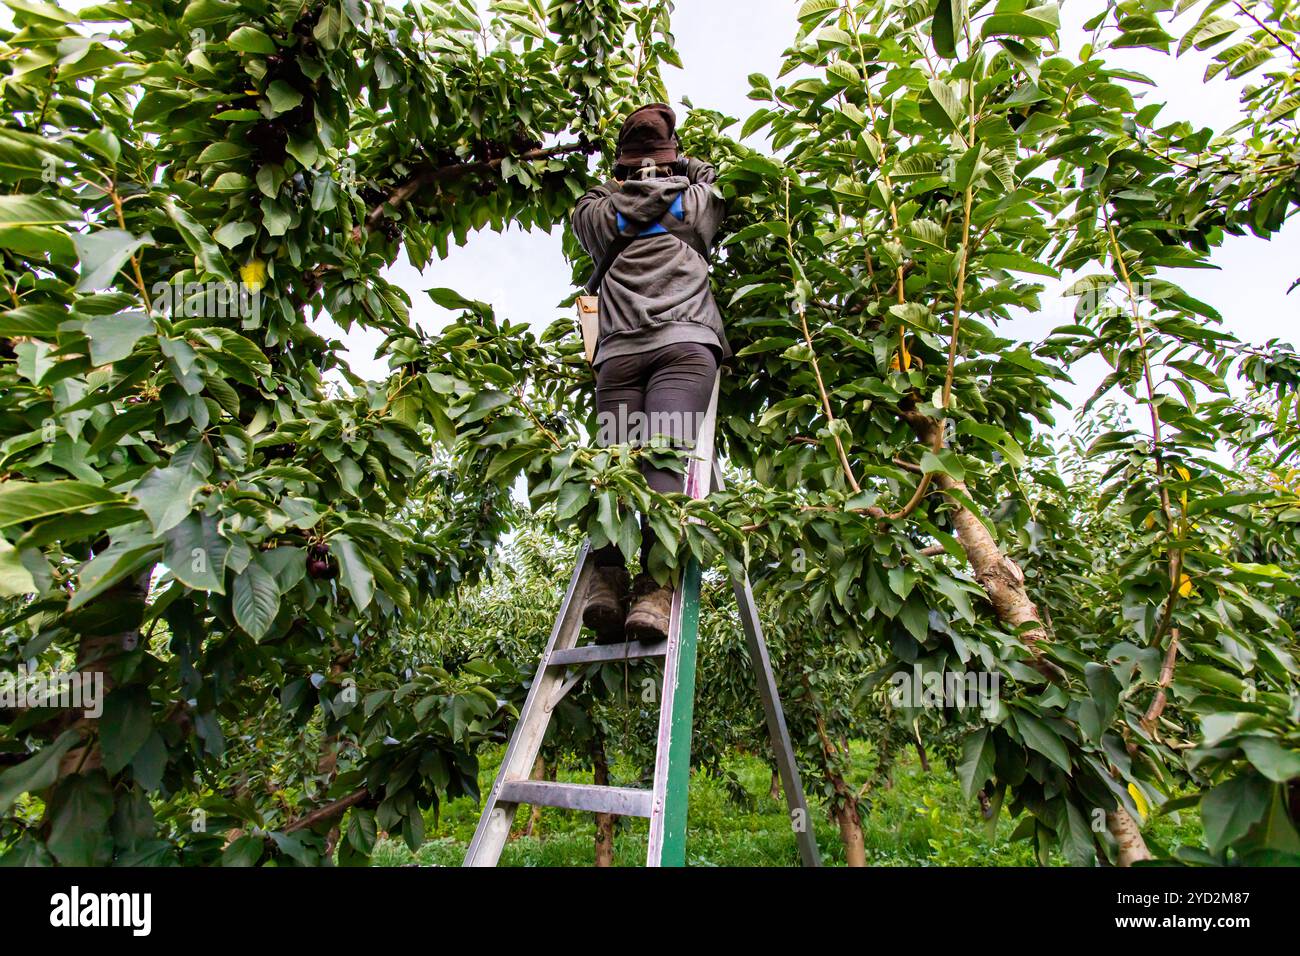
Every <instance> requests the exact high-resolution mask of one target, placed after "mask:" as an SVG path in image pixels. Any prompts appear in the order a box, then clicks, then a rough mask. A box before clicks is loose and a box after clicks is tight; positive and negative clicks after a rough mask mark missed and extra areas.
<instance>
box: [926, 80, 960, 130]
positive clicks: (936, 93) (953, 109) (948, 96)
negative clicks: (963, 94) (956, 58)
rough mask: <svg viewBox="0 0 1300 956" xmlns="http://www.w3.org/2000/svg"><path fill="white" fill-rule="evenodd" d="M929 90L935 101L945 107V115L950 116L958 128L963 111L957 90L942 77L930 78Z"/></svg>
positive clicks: (950, 120) (954, 125)
mask: <svg viewBox="0 0 1300 956" xmlns="http://www.w3.org/2000/svg"><path fill="white" fill-rule="evenodd" d="M929 90H930V95H931V96H932V97H934V99H935V102H937V103H938V104H939V106H940V107H942V108H943V112H944V115H945V116H947V117H948V122H949V123H950V124H951V125H952V128H953V129H956V128H957V127H958V126H960V125H961V118H962V113H963V111H962V108H961V101H960V100H959V99H957V91H956V90H954V89H953V88H952V87H951V86H949V85H948V84H947V83H945V82H944V81H943V80H940V79H932V80H930V83H929Z"/></svg>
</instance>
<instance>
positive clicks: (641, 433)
mask: <svg viewBox="0 0 1300 956" xmlns="http://www.w3.org/2000/svg"><path fill="white" fill-rule="evenodd" d="M717 374H718V358H717V354H716V353H715V352H714V351H713V349H711V348H709V347H708V346H707V345H700V344H698V343H695V342H682V343H679V344H676V345H665V346H664V347H663V348H659V349H655V350H654V351H653V352H642V353H640V354H637V355H622V356H618V357H616V358H611V359H607V360H605V361H604V362H601V363H600V367H599V368H598V369H597V370H596V416H597V418H596V420H597V425H598V429H599V434H598V436H597V437H598V440H599V441H600V442H601V444H620V445H621V444H646V443H648V442H649V441H650V440H651V439H652V438H654V437H655V436H656V435H662V436H665V437H667V438H669V439H671V440H672V445H673V447H676V448H691V447H694V444H695V441H696V439H697V438H699V434H700V429H701V427H702V426H703V423H704V416H705V415H706V414H707V413H708V409H709V399H710V397H712V395H713V382H714V379H715V378H716V377H717ZM641 470H642V474H644V475H645V477H646V483H647V484H648V485H649V486H650V487H651V488H653V489H654V490H655V491H661V492H668V491H681V490H682V488H683V482H684V477H683V475H681V474H680V473H679V472H674V471H670V470H668V469H666V468H652V467H650V466H649V465H648V464H643V465H642V469H641ZM653 545H654V535H653V532H652V531H651V530H650V524H649V522H648V521H647V520H646V518H645V516H644V515H642V516H641V569H642V570H646V569H647V561H648V559H649V556H650V548H651V547H652V546H653ZM629 557H630V555H624V554H623V553H622V552H620V551H619V549H618V546H617V545H614V544H610V545H606V546H605V547H603V548H600V549H599V550H597V551H596V552H595V554H594V555H593V558H594V560H595V562H596V565H597V567H610V566H617V565H623V564H625V563H626V560H627V558H629Z"/></svg>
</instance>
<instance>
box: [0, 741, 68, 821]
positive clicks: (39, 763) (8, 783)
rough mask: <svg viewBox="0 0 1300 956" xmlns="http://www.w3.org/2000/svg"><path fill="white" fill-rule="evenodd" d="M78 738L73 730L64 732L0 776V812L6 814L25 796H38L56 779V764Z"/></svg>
mask: <svg viewBox="0 0 1300 956" xmlns="http://www.w3.org/2000/svg"><path fill="white" fill-rule="evenodd" d="M80 739H81V735H80V734H78V733H77V732H76V731H75V730H65V731H64V732H63V733H61V734H60V735H59V736H58V739H56V740H55V741H54V742H53V743H49V744H46V745H45V746H44V747H42V748H41V749H40V750H38V751H37V752H36V753H34V754H33V755H32V756H30V757H28V758H27V759H26V760H24V761H23V762H22V763H20V764H15V765H14V766H12V767H10V768H9V769H8V770H6V771H5V772H4V773H0V813H7V812H8V811H9V808H10V807H11V806H13V804H14V801H15V800H17V799H18V798H19V797H20V796H22V795H23V794H24V793H40V792H41V791H42V790H45V789H47V788H49V787H50V786H52V785H53V784H54V781H55V780H57V779H58V778H59V761H60V760H62V759H63V755H64V754H66V753H67V752H68V751H69V750H71V749H72V747H73V746H74V745H75V744H76V743H77V742H78V741H79V740H80Z"/></svg>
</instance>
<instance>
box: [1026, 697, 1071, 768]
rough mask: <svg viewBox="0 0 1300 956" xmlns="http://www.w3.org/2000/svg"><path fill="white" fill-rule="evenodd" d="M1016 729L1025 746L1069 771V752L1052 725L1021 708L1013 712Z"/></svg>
mask: <svg viewBox="0 0 1300 956" xmlns="http://www.w3.org/2000/svg"><path fill="white" fill-rule="evenodd" d="M1013 716H1014V718H1015V722H1016V729H1017V730H1019V731H1020V736H1021V737H1022V738H1024V741H1025V746H1026V747H1028V748H1029V749H1030V750H1036V751H1038V752H1039V753H1040V754H1042V755H1043V756H1044V757H1046V758H1047V759H1048V760H1050V761H1052V763H1054V764H1056V765H1057V766H1058V767H1060V768H1061V769H1062V770H1064V771H1065V772H1066V773H1069V772H1070V752H1069V751H1068V750H1067V749H1066V747H1065V743H1064V742H1063V741H1062V740H1061V738H1060V737H1059V736H1058V735H1057V733H1056V731H1055V730H1053V729H1052V726H1051V725H1050V724H1048V723H1047V722H1046V721H1044V720H1042V719H1041V718H1038V717H1035V716H1034V715H1033V714H1029V713H1026V712H1025V711H1023V710H1017V711H1015V712H1014V715H1013Z"/></svg>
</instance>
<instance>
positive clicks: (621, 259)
mask: <svg viewBox="0 0 1300 956" xmlns="http://www.w3.org/2000/svg"><path fill="white" fill-rule="evenodd" d="M676 129H677V118H676V117H675V116H674V115H673V111H672V109H671V108H670V107H668V106H665V105H664V104H663V103H651V104H649V105H648V106H642V107H640V108H639V109H636V110H634V111H633V112H632V113H630V114H629V115H628V116H627V118H626V119H625V120H624V121H623V126H622V129H621V130H620V132H619V139H618V154H617V156H616V158H615V166H614V178H613V179H611V180H610V181H608V182H606V183H605V184H603V185H601V186H596V187H594V188H593V189H591V190H589V191H588V192H587V193H586V195H584V196H583V197H582V198H581V199H579V200H578V204H577V206H576V208H575V209H574V211H573V217H572V221H573V229H574V232H575V233H576V234H577V237H578V240H579V241H580V242H581V243H582V246H583V248H584V249H585V250H586V251H587V253H588V255H590V256H591V258H592V261H593V262H595V263H598V264H599V265H600V266H602V267H604V268H605V269H606V270H607V271H605V272H604V275H603V279H601V280H600V281H599V296H600V305H599V333H598V337H597V341H596V350H595V355H594V357H593V359H592V362H593V365H594V366H595V370H596V410H597V418H598V422H599V424H600V431H601V437H602V440H603V441H605V442H607V443H618V444H623V443H631V444H635V443H648V442H649V441H651V440H652V439H654V438H655V437H656V436H662V438H663V439H667V440H668V441H669V442H671V444H672V445H673V447H677V448H683V449H685V448H689V447H690V446H691V445H692V444H693V441H694V438H695V436H697V435H698V434H699V430H700V425H701V423H702V422H703V419H704V416H705V414H706V413H707V410H708V404H709V399H710V397H711V396H712V393H713V383H714V380H715V378H716V376H717V371H718V365H719V363H720V362H722V361H724V360H725V359H727V358H729V357H730V355H731V349H730V347H729V346H728V345H727V338H726V335H725V334H724V332H723V328H722V314H721V313H720V312H719V311H718V306H717V303H716V302H714V301H713V293H712V291H711V290H710V288H709V254H710V247H711V245H712V242H713V237H714V233H716V232H717V229H718V224H719V223H720V222H721V220H722V214H723V203H722V199H721V198H720V197H719V195H718V194H717V191H716V190H715V189H714V187H713V186H712V185H711V184H712V183H713V181H714V180H715V179H716V178H717V172H716V171H715V170H714V168H713V167H712V166H711V165H709V164H708V163H705V162H702V161H700V160H698V159H690V158H687V157H684V156H681V155H680V153H679V143H678V139H677V133H676ZM619 237H627V238H625V239H620V238H619ZM611 247H612V248H611ZM607 253H608V254H610V256H611V259H610V261H609V262H608V263H606V262H604V261H603V260H605V257H606V255H607ZM599 274H600V273H599V271H598V272H597V275H599ZM661 440H662V439H661ZM643 472H644V474H645V476H646V481H647V482H648V484H649V485H650V487H651V488H653V489H655V490H656V491H661V492H668V491H681V490H682V487H683V479H682V476H681V475H680V474H679V473H677V472H674V471H670V470H667V469H661V468H653V467H650V466H649V465H646V466H644V467H643ZM652 545H653V537H652V532H651V530H650V527H649V523H648V521H647V520H646V518H645V516H644V515H643V516H642V519H641V573H640V574H638V575H637V577H636V580H635V581H632V582H630V584H629V580H628V571H627V561H628V560H629V559H630V558H631V555H625V554H623V553H621V552H620V551H619V549H618V547H617V545H614V544H610V545H607V546H606V547H604V548H601V549H599V550H598V551H596V553H595V555H594V561H595V565H596V573H595V576H594V579H593V581H592V584H591V586H590V588H589V589H588V592H587V602H586V605H585V607H584V613H583V621H584V623H585V624H586V625H587V626H588V627H590V628H591V629H592V630H594V631H595V632H596V635H597V642H598V643H615V642H618V641H622V640H642V641H655V640H659V639H661V638H664V637H666V636H667V634H668V619H669V611H670V608H671V605H672V593H673V592H672V588H670V587H663V586H660V585H658V584H657V583H656V582H655V580H654V578H652V577H651V576H650V574H649V573H648V566H647V561H648V558H649V554H650V548H651V546H652Z"/></svg>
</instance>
